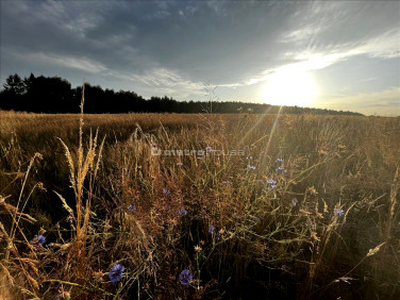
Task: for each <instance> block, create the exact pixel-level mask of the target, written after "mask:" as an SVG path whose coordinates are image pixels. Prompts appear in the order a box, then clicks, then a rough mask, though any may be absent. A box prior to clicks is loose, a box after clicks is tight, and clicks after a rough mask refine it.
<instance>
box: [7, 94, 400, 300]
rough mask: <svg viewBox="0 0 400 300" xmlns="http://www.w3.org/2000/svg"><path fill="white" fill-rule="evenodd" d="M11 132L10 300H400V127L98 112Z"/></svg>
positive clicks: (22, 121) (18, 125) (18, 126)
mask: <svg viewBox="0 0 400 300" xmlns="http://www.w3.org/2000/svg"><path fill="white" fill-rule="evenodd" d="M82 100H84V99H82ZM82 107H83V101H82ZM84 120H85V126H83V125H84V124H83V121H84ZM32 124H36V126H37V127H36V128H33V125H32ZM56 124H57V125H56ZM90 126H95V127H98V128H99V129H98V131H96V133H95V134H94V135H92V133H91V131H90V130H89V128H90ZM87 127H89V128H87ZM0 128H2V129H4V130H2V131H1V134H0V141H1V152H0V157H1V160H0V163H1V166H2V173H1V175H0V183H1V189H0V196H1V204H0V205H1V206H0V212H1V213H2V221H1V226H0V229H1V231H0V232H1V236H0V237H1V238H2V242H1V245H4V251H3V252H2V257H1V267H2V271H1V277H0V282H1V287H0V291H1V293H2V295H4V296H3V297H4V298H7V297H8V298H11V297H14V298H20V299H25V298H26V299H32V298H37V299H52V298H54V297H56V298H58V299H69V298H71V299H103V298H106V299H136V298H144V299H151V298H161V299H201V298H226V299H232V298H242V299H277V298H282V299H294V298H296V299H312V298H314V299H337V298H339V297H341V298H342V299H376V298H379V299H382V298H384V299H396V298H398V296H399V292H400V290H399V282H400V264H399V261H398V251H400V231H399V229H398V226H397V225H398V223H399V221H400V220H399V211H400V210H399V201H398V190H399V181H400V178H399V160H398V157H400V147H399V140H400V121H399V120H398V119H394V118H392V119H391V118H364V117H317V116H313V115H302V116H289V115H285V114H284V111H283V112H282V114H280V115H278V116H274V115H253V114H250V113H243V114H240V115H224V116H222V115H216V114H203V115H198V116H188V115H182V116H181V115H175V114H170V115H167V114H163V115H148V114H145V115H120V116H114V115H104V116H94V115H93V116H92V115H83V111H82V113H81V115H80V116H75V115H62V116H56V115H33V114H16V115H15V116H14V117H13V118H12V119H11V118H8V117H7V116H5V118H2V119H1V121H0ZM86 128H87V129H86ZM98 132H100V134H102V135H104V136H107V139H103V141H102V143H100V145H97V144H98V142H97V140H98ZM56 136H57V137H59V138H58V139H57V138H55V137H56ZM33 145H35V146H33ZM155 149H158V150H160V151H163V150H168V151H169V152H168V151H166V152H162V153H163V155H154V153H155V152H154V151H155ZM184 149H188V150H195V151H194V152H193V153H192V154H191V155H173V152H171V150H184ZM232 150H235V151H236V152H235V155H232V154H231V155H228V154H227V153H232V152H229V151H232ZM239 150H240V151H242V152H240V155H239ZM36 152H40V153H41V154H42V156H43V159H42V160H38V158H40V155H38V154H36V155H35V154H34V153H36ZM222 152H223V153H224V155H222V154H221V153H222ZM30 157H32V158H30ZM278 158H281V159H282V161H281V160H278V161H277V159H278ZM271 180H274V181H271ZM49 201H51V204H50V205H49V204H48V203H49ZM3 216H4V218H3ZM37 235H43V236H45V237H46V243H44V244H42V245H38V244H37V243H35V242H34V241H33V242H32V239H34V237H35V236H37ZM116 265H121V266H123V267H124V268H125V271H124V272H123V277H122V278H118V279H119V280H114V281H115V283H114V282H113V281H112V280H111V279H112V278H113V277H112V275H113V273H112V272H111V268H112V267H114V266H116ZM183 270H189V272H190V274H191V277H188V278H187V281H186V282H185V281H182V277H181V278H180V277H179V276H180V274H183V273H182V271H183ZM109 275H111V277H109ZM182 276H183V275H182ZM182 283H183V284H182ZM184 283H189V284H187V285H185V284H184Z"/></svg>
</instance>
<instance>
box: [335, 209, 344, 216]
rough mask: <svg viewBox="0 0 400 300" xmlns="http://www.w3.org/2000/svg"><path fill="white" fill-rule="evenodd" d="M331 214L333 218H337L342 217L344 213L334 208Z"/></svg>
mask: <svg viewBox="0 0 400 300" xmlns="http://www.w3.org/2000/svg"><path fill="white" fill-rule="evenodd" d="M333 214H334V215H335V216H338V217H343V215H344V211H343V209H339V208H335V209H334V210H333Z"/></svg>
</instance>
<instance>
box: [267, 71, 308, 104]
mask: <svg viewBox="0 0 400 300" xmlns="http://www.w3.org/2000/svg"><path fill="white" fill-rule="evenodd" d="M315 92H316V88H315V84H314V81H313V78H312V77H311V76H310V75H309V74H308V73H306V72H301V71H293V70H285V71H278V72H276V73H274V74H273V75H271V77H270V78H269V80H268V82H267V84H266V86H265V87H264V90H263V92H262V99H263V102H264V103H268V104H272V105H280V106H284V105H285V106H295V105H297V106H309V105H311V104H312V102H313V99H314V96H315Z"/></svg>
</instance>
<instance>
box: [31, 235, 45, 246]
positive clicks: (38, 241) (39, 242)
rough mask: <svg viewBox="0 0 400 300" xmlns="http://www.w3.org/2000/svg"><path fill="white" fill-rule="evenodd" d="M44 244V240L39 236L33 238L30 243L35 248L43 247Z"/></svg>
mask: <svg viewBox="0 0 400 300" xmlns="http://www.w3.org/2000/svg"><path fill="white" fill-rule="evenodd" d="M44 243H46V238H45V237H44V236H43V235H41V234H39V235H37V236H35V237H34V238H33V239H32V241H31V244H32V245H35V246H43V244H44Z"/></svg>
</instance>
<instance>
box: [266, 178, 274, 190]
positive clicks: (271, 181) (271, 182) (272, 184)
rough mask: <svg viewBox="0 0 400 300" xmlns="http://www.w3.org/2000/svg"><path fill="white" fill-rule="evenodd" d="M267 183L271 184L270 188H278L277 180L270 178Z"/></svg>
mask: <svg viewBox="0 0 400 300" xmlns="http://www.w3.org/2000/svg"><path fill="white" fill-rule="evenodd" d="M267 183H268V184H269V187H268V189H269V190H273V189H274V188H276V180H273V179H268V180H267Z"/></svg>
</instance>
